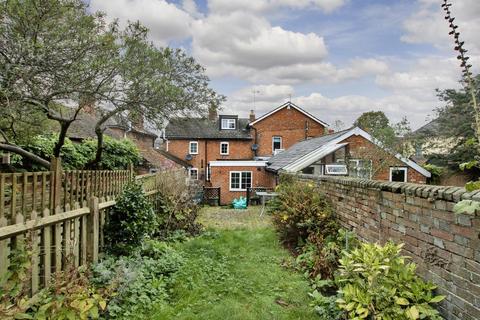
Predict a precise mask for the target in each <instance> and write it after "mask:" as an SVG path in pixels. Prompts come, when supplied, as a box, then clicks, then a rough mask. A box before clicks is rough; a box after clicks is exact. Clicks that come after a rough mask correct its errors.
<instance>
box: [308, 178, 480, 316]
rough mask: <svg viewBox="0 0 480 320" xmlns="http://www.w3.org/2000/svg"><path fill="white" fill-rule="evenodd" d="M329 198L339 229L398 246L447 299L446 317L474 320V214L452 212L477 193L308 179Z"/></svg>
mask: <svg viewBox="0 0 480 320" xmlns="http://www.w3.org/2000/svg"><path fill="white" fill-rule="evenodd" d="M299 177H300V178H301V179H308V180H314V181H316V182H317V184H318V185H319V187H320V188H321V189H322V191H324V192H325V193H326V194H327V196H328V197H329V198H330V199H331V201H332V203H333V205H334V208H335V209H336V212H337V214H338V216H339V219H340V221H341V223H342V225H343V226H344V227H346V228H348V229H351V230H354V231H355V232H356V233H357V235H358V236H359V237H361V238H363V239H364V240H367V241H371V242H377V241H378V242H380V243H384V242H386V241H387V240H389V239H391V240H394V241H395V242H403V243H405V246H404V253H405V254H406V255H408V256H410V257H412V259H413V261H414V262H415V263H416V264H417V266H418V273H419V275H421V276H422V277H423V278H424V279H426V280H430V281H432V282H434V283H435V284H437V285H438V293H439V294H443V295H446V296H447V298H446V299H445V300H444V301H443V302H442V303H441V304H440V306H439V310H440V311H441V313H442V315H443V316H444V317H445V318H446V319H455V320H457V319H458V320H460V319H462V320H470V319H472V320H473V319H480V214H479V212H477V213H476V215H463V214H460V215H458V214H455V213H453V211H452V209H453V206H454V205H455V203H456V202H458V201H460V200H463V199H473V200H478V201H480V191H476V192H472V193H467V192H466V191H465V189H464V188H459V187H445V186H430V185H419V184H411V183H398V182H383V181H372V180H359V179H351V178H344V177H341V178H340V177H325V176H323V177H313V176H311V175H300V176H299Z"/></svg>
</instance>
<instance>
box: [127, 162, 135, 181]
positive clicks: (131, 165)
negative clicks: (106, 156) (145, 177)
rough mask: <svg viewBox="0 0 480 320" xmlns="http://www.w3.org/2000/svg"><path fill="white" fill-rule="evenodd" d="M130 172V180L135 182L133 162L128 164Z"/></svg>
mask: <svg viewBox="0 0 480 320" xmlns="http://www.w3.org/2000/svg"><path fill="white" fill-rule="evenodd" d="M128 171H129V172H130V180H133V179H134V178H135V170H134V168H133V163H131V162H130V163H129V164H128Z"/></svg>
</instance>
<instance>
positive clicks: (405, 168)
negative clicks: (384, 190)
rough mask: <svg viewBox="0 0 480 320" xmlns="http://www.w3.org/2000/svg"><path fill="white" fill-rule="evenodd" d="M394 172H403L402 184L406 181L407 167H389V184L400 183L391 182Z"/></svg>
mask: <svg viewBox="0 0 480 320" xmlns="http://www.w3.org/2000/svg"><path fill="white" fill-rule="evenodd" d="M394 170H397V171H404V172H405V179H404V180H403V182H407V181H408V168H407V167H390V177H389V179H388V180H389V181H390V182H400V181H392V174H393V171H394Z"/></svg>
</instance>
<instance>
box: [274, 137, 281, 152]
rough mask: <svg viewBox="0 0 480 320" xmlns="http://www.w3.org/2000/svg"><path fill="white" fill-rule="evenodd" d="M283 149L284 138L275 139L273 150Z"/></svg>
mask: <svg viewBox="0 0 480 320" xmlns="http://www.w3.org/2000/svg"><path fill="white" fill-rule="evenodd" d="M277 149H282V138H281V137H273V150H277Z"/></svg>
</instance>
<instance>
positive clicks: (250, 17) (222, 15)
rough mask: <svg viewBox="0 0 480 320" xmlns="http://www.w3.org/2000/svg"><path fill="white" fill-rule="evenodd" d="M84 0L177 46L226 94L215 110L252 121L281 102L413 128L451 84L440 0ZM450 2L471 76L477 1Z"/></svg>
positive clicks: (478, 46) (456, 74) (327, 115)
mask: <svg viewBox="0 0 480 320" xmlns="http://www.w3.org/2000/svg"><path fill="white" fill-rule="evenodd" d="M89 2H90V10H92V11H97V10H98V11H103V12H105V13H106V14H107V16H108V18H109V19H115V18H117V19H119V22H120V24H121V25H125V24H126V23H127V21H136V20H139V21H140V22H141V23H142V24H144V25H145V26H146V27H148V28H149V30H150V39H151V41H153V42H154V43H155V44H156V45H157V46H159V47H164V46H171V47H179V48H182V49H184V50H186V51H187V52H188V53H189V54H190V55H192V56H193V57H194V58H195V59H196V60H197V61H198V62H199V63H200V64H202V65H203V66H204V67H205V68H206V73H207V75H208V76H209V77H210V79H211V86H212V87H213V88H214V89H215V90H216V91H217V92H218V93H221V94H223V95H225V96H226V97H227V101H226V102H225V103H224V105H223V106H222V108H223V110H222V111H221V113H225V114H239V115H240V116H243V117H246V116H248V113H249V112H250V110H252V109H254V110H255V113H256V114H257V116H259V115H261V114H263V113H266V112H268V111H270V110H272V109H274V108H275V107H277V106H279V105H280V104H282V103H284V102H286V101H289V100H291V101H292V102H293V103H295V104H297V105H298V106H300V107H301V108H304V109H305V110H307V111H309V112H311V113H312V114H314V115H315V116H317V117H318V118H320V119H322V120H323V121H325V122H327V123H329V124H330V125H331V126H332V127H334V128H335V127H336V126H335V123H337V124H338V121H337V120H340V121H342V122H343V125H344V126H345V127H346V126H350V125H351V124H352V123H353V121H355V119H356V118H358V117H359V116H360V115H361V114H362V113H363V112H366V111H378V110H381V111H383V112H385V114H386V115H387V116H388V117H389V118H390V119H391V121H392V122H397V121H400V120H401V119H402V118H403V117H407V119H408V120H409V121H410V124H411V127H412V129H416V128H418V127H420V126H422V125H423V124H425V123H426V122H428V121H429V120H431V119H432V118H434V117H435V109H436V108H438V107H441V106H443V105H444V103H443V102H441V101H439V100H438V98H437V95H436V89H440V90H442V89H447V88H453V89H459V88H461V86H460V83H459V80H460V77H461V69H460V67H459V63H458V61H457V60H456V56H457V55H456V52H455V51H454V50H453V40H452V39H451V38H450V36H449V35H448V32H449V30H448V28H447V24H446V22H445V20H444V19H443V15H444V14H443V11H442V10H441V8H440V4H441V3H442V2H443V1H441V0H254V1H250V0H243V1H242V0H199V1H194V0H177V1H165V0H90V1H89ZM453 3H454V4H453V6H452V7H451V10H452V12H453V15H454V16H455V17H456V21H455V22H457V23H458V25H459V30H460V32H461V37H462V38H463V40H464V41H465V48H466V49H468V50H469V52H468V54H469V55H470V56H471V59H470V61H471V63H472V64H473V66H474V67H473V71H474V73H478V72H479V71H480V69H479V68H478V66H480V36H478V35H480V0H454V1H453ZM254 96H255V99H254ZM337 127H338V126H337ZM337 129H339V128H337Z"/></svg>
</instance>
